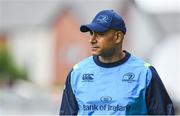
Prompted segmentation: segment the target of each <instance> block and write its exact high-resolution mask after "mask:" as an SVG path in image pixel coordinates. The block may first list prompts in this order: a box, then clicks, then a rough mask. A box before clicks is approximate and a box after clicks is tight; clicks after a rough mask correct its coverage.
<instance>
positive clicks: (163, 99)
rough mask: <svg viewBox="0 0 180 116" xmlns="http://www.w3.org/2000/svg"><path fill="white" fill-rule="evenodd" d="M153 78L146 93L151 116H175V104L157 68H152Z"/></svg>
mask: <svg viewBox="0 0 180 116" xmlns="http://www.w3.org/2000/svg"><path fill="white" fill-rule="evenodd" d="M150 70H151V72H152V78H151V81H150V83H149V85H148V88H147V91H146V103H147V110H148V114H149V115H174V107H173V103H172V101H171V99H170V97H169V95H168V93H167V91H166V88H165V87H164V85H163V83H162V81H161V79H160V77H159V75H158V73H157V72H156V70H155V68H154V67H152V66H150Z"/></svg>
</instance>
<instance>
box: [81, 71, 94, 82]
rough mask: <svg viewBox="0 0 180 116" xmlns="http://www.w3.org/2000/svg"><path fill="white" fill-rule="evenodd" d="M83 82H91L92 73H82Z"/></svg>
mask: <svg viewBox="0 0 180 116" xmlns="http://www.w3.org/2000/svg"><path fill="white" fill-rule="evenodd" d="M82 80H83V82H93V81H94V74H89V73H88V74H83V77H82Z"/></svg>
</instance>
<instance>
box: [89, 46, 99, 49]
mask: <svg viewBox="0 0 180 116" xmlns="http://www.w3.org/2000/svg"><path fill="white" fill-rule="evenodd" d="M98 48H99V47H98V46H91V50H96V49H98Z"/></svg>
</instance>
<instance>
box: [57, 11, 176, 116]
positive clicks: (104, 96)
mask: <svg viewBox="0 0 180 116" xmlns="http://www.w3.org/2000/svg"><path fill="white" fill-rule="evenodd" d="M80 30H81V32H90V34H91V36H92V37H91V39H90V43H91V53H92V56H90V57H88V58H86V59H84V60H83V61H81V62H80V63H78V64H76V65H75V66H74V67H73V69H72V70H71V71H70V73H69V75H68V76H67V80H66V83H65V89H64V92H63V98H62V103H61V108H60V115H140V114H141V115H145V114H150V115H151V114H156V115H158V114H163V115H166V114H168V115H172V114H174V108H173V103H172V101H171V99H170V97H169V95H168V93H167V91H166V89H165V87H164V85H163V83H162V81H161V79H160V77H159V75H158V73H157V72H156V70H155V69H154V68H153V67H152V66H151V65H150V64H148V63H146V62H144V61H143V60H141V59H139V58H136V57H134V56H133V55H131V54H130V53H129V52H127V51H125V50H123V48H122V43H123V39H124V35H125V34H126V26H125V23H124V21H123V19H122V17H121V16H119V15H118V14H117V13H115V12H114V11H113V10H103V11H101V12H99V13H98V14H97V15H96V16H95V18H94V19H93V21H92V23H91V24H88V25H82V26H81V27H80Z"/></svg>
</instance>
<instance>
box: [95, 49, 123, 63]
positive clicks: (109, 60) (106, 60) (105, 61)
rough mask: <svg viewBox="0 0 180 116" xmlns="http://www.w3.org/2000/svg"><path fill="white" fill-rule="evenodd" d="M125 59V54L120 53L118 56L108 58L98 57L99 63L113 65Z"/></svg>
mask: <svg viewBox="0 0 180 116" xmlns="http://www.w3.org/2000/svg"><path fill="white" fill-rule="evenodd" d="M124 57H125V53H124V52H123V51H121V52H120V53H119V54H116V55H113V56H110V57H103V56H98V58H99V60H100V62H102V63H113V62H117V61H120V60H122V59H123V58H124Z"/></svg>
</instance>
